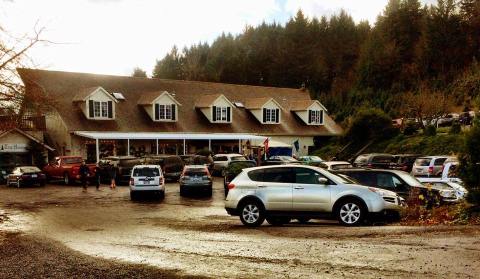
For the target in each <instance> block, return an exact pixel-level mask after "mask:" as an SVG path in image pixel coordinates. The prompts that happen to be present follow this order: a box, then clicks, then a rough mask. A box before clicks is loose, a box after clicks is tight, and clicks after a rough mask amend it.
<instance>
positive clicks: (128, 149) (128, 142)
mask: <svg viewBox="0 0 480 279" xmlns="http://www.w3.org/2000/svg"><path fill="white" fill-rule="evenodd" d="M127 156H130V139H127Z"/></svg>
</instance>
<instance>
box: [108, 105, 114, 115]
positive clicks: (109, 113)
mask: <svg viewBox="0 0 480 279" xmlns="http://www.w3.org/2000/svg"><path fill="white" fill-rule="evenodd" d="M108 118H113V104H112V101H108Z"/></svg>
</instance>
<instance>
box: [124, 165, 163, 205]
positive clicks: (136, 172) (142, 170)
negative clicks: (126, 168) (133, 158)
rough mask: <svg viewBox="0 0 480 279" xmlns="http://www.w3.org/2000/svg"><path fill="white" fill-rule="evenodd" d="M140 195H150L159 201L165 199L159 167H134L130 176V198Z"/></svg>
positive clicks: (133, 198)
mask: <svg viewBox="0 0 480 279" xmlns="http://www.w3.org/2000/svg"><path fill="white" fill-rule="evenodd" d="M140 193H152V194H154V195H156V196H157V197H158V198H159V199H163V198H164V197H165V178H164V177H163V173H162V168H161V167H160V166H159V165H136V166H134V167H133V169H132V173H131V175H130V198H131V200H135V199H136V198H137V196H138V194H140Z"/></svg>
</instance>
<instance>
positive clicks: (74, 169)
mask: <svg viewBox="0 0 480 279" xmlns="http://www.w3.org/2000/svg"><path fill="white" fill-rule="evenodd" d="M82 161H83V159H82V157H80V156H58V157H55V160H54V161H53V162H51V163H49V164H48V165H46V166H45V167H44V168H43V172H44V173H45V174H46V175H47V180H49V179H63V182H64V183H65V184H66V185H69V184H72V183H74V182H75V181H80V165H81V164H82ZM87 166H88V169H89V170H90V172H89V174H88V176H89V179H93V178H94V177H95V164H87Z"/></svg>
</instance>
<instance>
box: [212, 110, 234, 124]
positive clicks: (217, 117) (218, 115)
mask: <svg viewBox="0 0 480 279" xmlns="http://www.w3.org/2000/svg"><path fill="white" fill-rule="evenodd" d="M212 112H213V117H212V119H213V121H214V122H230V107H216V106H214V107H213V109H212Z"/></svg>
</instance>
